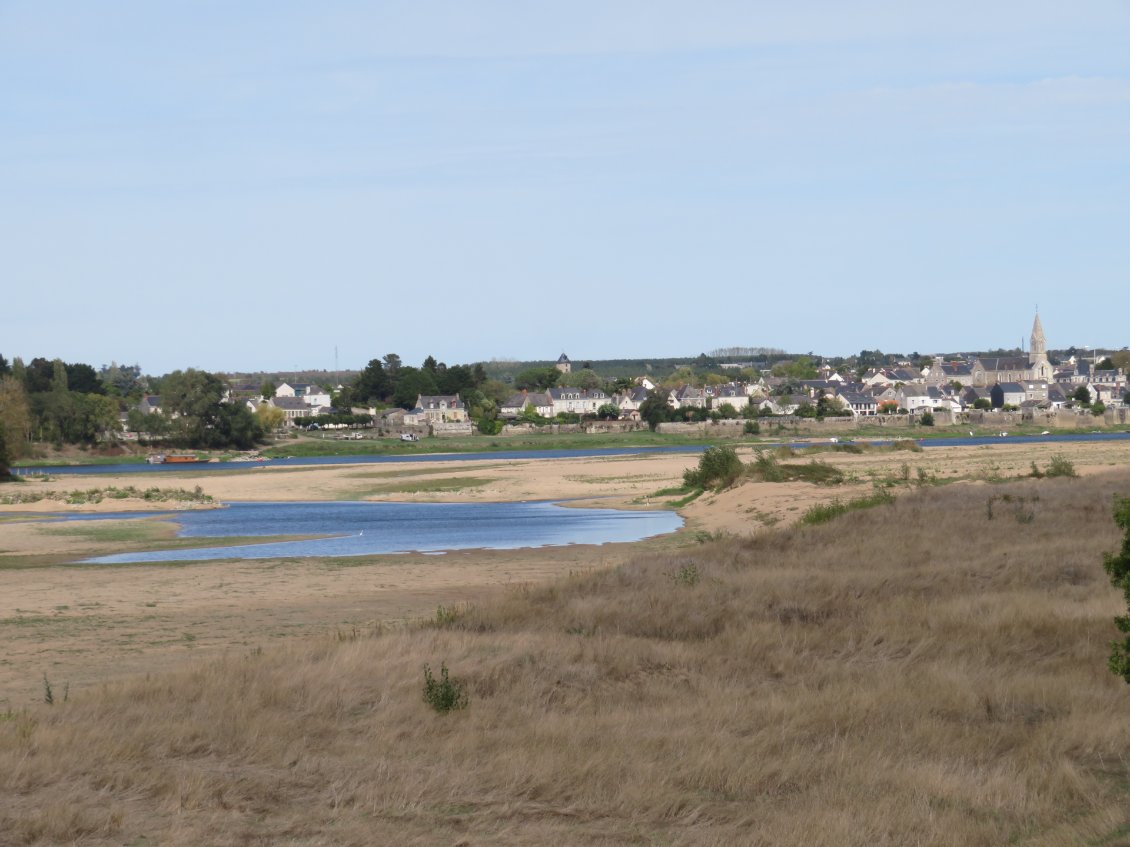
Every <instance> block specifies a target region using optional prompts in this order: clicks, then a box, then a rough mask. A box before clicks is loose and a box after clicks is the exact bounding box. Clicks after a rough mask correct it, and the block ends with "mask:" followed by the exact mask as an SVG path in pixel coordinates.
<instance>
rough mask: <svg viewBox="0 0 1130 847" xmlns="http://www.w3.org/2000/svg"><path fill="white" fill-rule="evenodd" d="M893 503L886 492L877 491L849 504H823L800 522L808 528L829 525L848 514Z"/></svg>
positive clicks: (805, 515) (839, 501)
mask: <svg viewBox="0 0 1130 847" xmlns="http://www.w3.org/2000/svg"><path fill="white" fill-rule="evenodd" d="M893 502H895V498H894V497H893V496H891V495H890V494H888V493H887V492H886V491H877V492H875V493H874V494H871V495H869V496H867V497H859V498H857V499H855V500H848V501H847V502H844V501H842V500H833V501H832V502H831V503H821V504H817V505H815V506H813V507H812V508H810V509H809V510H808V511H807V512H805V513H804V514H803V515H801V518H800V522H801V523H802V524H804V525H807V526H814V525H816V524H820V523H827V522H828V521H830V520H832V519H834V518H838V517H839V516H840V515H845V514H847V513H848V512H854V511H858V510H860V509H873V508H874V507H876V506H884V505H886V504H887V503H893Z"/></svg>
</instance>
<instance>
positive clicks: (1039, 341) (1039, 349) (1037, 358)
mask: <svg viewBox="0 0 1130 847" xmlns="http://www.w3.org/2000/svg"><path fill="white" fill-rule="evenodd" d="M1028 370H1030V371H1031V372H1032V379H1046V380H1048V381H1049V382H1050V381H1051V378H1052V366H1051V363H1050V362H1048V342H1047V339H1046V338H1044V327H1043V325H1041V324H1040V313H1039V312H1036V320H1035V321H1034V322H1033V323H1032V339H1031V343H1030V344H1029V347H1028Z"/></svg>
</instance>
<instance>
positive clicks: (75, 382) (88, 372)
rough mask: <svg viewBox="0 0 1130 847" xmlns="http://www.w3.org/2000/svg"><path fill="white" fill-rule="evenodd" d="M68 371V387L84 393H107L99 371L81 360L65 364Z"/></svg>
mask: <svg viewBox="0 0 1130 847" xmlns="http://www.w3.org/2000/svg"><path fill="white" fill-rule="evenodd" d="M63 368H64V370H66V372H67V388H68V389H70V390H71V391H78V392H81V393H83V394H105V393H106V386H105V384H103V382H102V380H101V379H99V378H98V371H96V370H94V368H92V367H91V366H90V365H84V364H82V363H81V362H77V363H75V364H67V365H64V366H63Z"/></svg>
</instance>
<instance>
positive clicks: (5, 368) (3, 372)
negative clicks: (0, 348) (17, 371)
mask: <svg viewBox="0 0 1130 847" xmlns="http://www.w3.org/2000/svg"><path fill="white" fill-rule="evenodd" d="M11 372H12V366H11V365H9V364H8V360H7V359H5V358H4V357H3V356H2V355H0V376H7V375H8V374H10V373H11Z"/></svg>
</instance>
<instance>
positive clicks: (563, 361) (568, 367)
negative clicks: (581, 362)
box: [554, 353, 573, 374]
mask: <svg viewBox="0 0 1130 847" xmlns="http://www.w3.org/2000/svg"><path fill="white" fill-rule="evenodd" d="M554 367H555V368H557V370H559V371H561V373H563V374H567V373H569V372H570V371H572V370H573V363H572V362H570V361H569V357H568V356H566V355H565V354H564V353H562V354H561V358H560V359H558V360H557V364H556V365H554Z"/></svg>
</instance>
